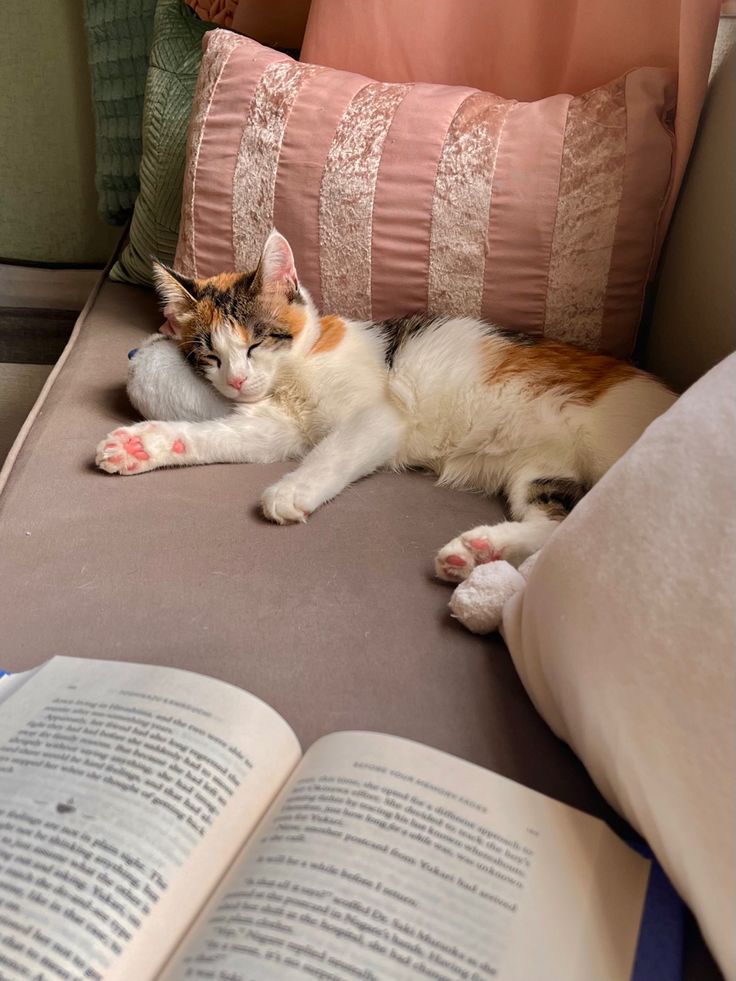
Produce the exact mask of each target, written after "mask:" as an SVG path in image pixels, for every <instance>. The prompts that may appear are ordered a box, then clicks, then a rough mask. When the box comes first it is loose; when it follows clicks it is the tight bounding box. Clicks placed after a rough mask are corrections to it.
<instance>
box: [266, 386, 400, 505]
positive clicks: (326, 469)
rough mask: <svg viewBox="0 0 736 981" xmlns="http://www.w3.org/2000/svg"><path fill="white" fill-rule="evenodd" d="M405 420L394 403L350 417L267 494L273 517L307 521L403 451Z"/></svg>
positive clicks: (268, 489) (267, 502)
mask: <svg viewBox="0 0 736 981" xmlns="http://www.w3.org/2000/svg"><path fill="white" fill-rule="evenodd" d="M403 431H404V427H403V422H402V420H401V417H400V415H399V414H398V413H397V412H396V410H395V409H393V408H392V407H391V406H390V405H378V406H371V407H369V408H366V409H363V410H361V411H358V412H356V413H355V414H353V415H352V416H350V417H349V418H348V419H347V420H346V421H345V422H344V423H342V424H341V425H340V426H339V427H338V428H336V429H334V430H333V431H332V432H331V433H329V434H328V435H327V436H325V438H324V439H323V440H322V441H321V442H319V443H318V444H317V445H316V446H315V447H314V449H313V450H311V451H310V452H309V453H308V454H307V456H306V457H305V458H304V460H303V462H302V463H301V465H300V466H299V467H298V468H297V469H296V470H294V471H292V473H290V474H287V475H286V477H284V478H282V479H281V480H279V481H278V483H276V484H273V485H272V486H271V487H269V488H267V490H266V491H265V492H264V494H263V499H262V505H263V513H264V514H265V515H266V517H267V518H270V519H271V521H276V522H278V523H279V524H288V523H290V522H295V521H306V520H307V518H308V517H309V515H310V514H311V513H312V512H313V511H315V510H316V509H317V508H318V507H320V505H322V504H325V503H326V502H327V501H329V500H331V499H332V498H333V497H335V496H336V495H337V494H339V493H340V491H341V490H344V489H345V488H346V487H347V486H348V484H352V483H353V481H354V480H358V479H359V478H360V477H365V476H366V475H367V474H369V473H372V472H373V471H374V470H377V469H378V468H379V467H381V466H384V465H385V464H387V463H389V462H390V461H391V460H392V459H393V458H394V457H395V456H396V454H397V453H398V451H399V447H400V446H401V442H402V438H403Z"/></svg>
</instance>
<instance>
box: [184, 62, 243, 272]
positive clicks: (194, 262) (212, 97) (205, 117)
mask: <svg viewBox="0 0 736 981" xmlns="http://www.w3.org/2000/svg"><path fill="white" fill-rule="evenodd" d="M237 50H238V47H237V45H233V47H232V48H231V49H230V51H229V52H228V55H227V58H225V60H224V62H223V63H222V68H221V69H220V71H219V72H218V74H217V79H216V80H215V84H214V85H213V86H212V92H211V93H210V99H209V102H208V104H207V109H206V111H205V113H204V114H203V116H202V123H201V126H200V130H199V139H198V140H197V149H196V152H195V154H194V160H193V161H192V193H191V198H190V201H191V209H192V220H191V226H192V271H193V273H194V276H195V277H196V275H197V225H196V222H195V220H194V201H195V200H196V197H197V171H198V170H199V157H200V153H201V150H202V142H203V141H204V131H205V128H206V123H207V120H208V119H209V115H210V111H211V109H212V103H213V102H214V101H215V93H216V92H217V87H218V85H219V84H220V80H221V78H222V73H223V72H224V71H225V68H226V67H227V66H228V64H229V63H230V59H231V58H232V56H233V54H234V53H235V51H237ZM189 206H190V204H189V202H187V207H189Z"/></svg>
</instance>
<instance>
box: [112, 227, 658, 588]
mask: <svg viewBox="0 0 736 981" xmlns="http://www.w3.org/2000/svg"><path fill="white" fill-rule="evenodd" d="M154 278H155V282H156V286H157V289H158V292H159V294H160V297H161V299H162V301H163V303H164V304H165V313H166V314H167V316H168V323H169V325H170V328H169V329H170V330H171V331H172V332H173V333H174V334H175V335H176V336H177V337H178V343H179V344H180V346H181V349H182V351H183V352H184V354H185V356H186V359H187V361H188V362H189V363H190V365H191V366H192V367H193V368H194V369H195V371H197V372H198V373H199V374H200V375H202V376H204V377H205V378H206V379H208V380H209V381H210V382H211V383H212V384H213V385H214V386H215V388H216V389H217V390H218V391H219V392H220V393H222V395H224V396H226V397H227V398H228V399H230V400H231V402H232V406H233V411H232V412H231V413H230V414H228V415H226V416H225V417H224V418H222V419H218V420H214V421H209V422H186V421H165V422H142V423H139V424H137V425H133V426H128V427H125V428H123V429H117V430H115V431H114V432H113V433H111V434H110V435H109V436H108V437H107V438H106V439H104V440H103V441H102V442H101V443H100V445H99V447H98V450H97V457H96V462H97V465H98V466H99V467H100V468H102V469H103V470H106V471H107V472H108V473H119V474H126V475H127V474H134V473H136V474H137V473H143V472H144V471H147V470H153V469H155V468H158V467H169V466H186V465H189V464H203V463H274V462H277V461H283V460H301V463H300V464H299V466H298V467H297V468H296V469H295V470H294V471H292V472H291V473H289V474H288V475H287V476H285V477H283V478H282V479H281V480H279V481H278V482H277V483H275V484H274V485H273V486H271V487H269V488H268V489H267V490H266V491H265V493H264V494H263V498H262V508H263V512H264V514H265V516H266V517H267V518H269V519H271V520H272V521H275V522H278V523H279V524H287V523H290V522H300V521H306V520H307V518H308V517H309V515H310V514H312V512H313V511H315V510H316V509H317V508H318V507H320V506H321V505H322V504H325V503H326V502H327V501H330V500H331V499H332V498H334V497H335V496H336V495H337V494H339V493H340V491H342V490H343V489H344V488H345V487H347V486H348V485H349V484H351V483H353V482H354V481H356V480H359V479H360V478H361V477H364V476H366V475H367V474H370V473H372V472H373V471H375V470H378V469H380V468H390V469H394V470H401V469H403V468H423V469H426V470H430V471H434V472H435V473H436V474H437V475H438V477H439V481H440V482H441V483H442V484H445V485H449V486H452V487H457V488H468V489H472V490H477V491H484V492H486V493H487V494H501V495H503V496H504V497H505V499H506V501H507V503H508V511H509V517H510V520H508V521H505V522H503V523H500V524H496V525H493V526H480V527H477V528H473V529H471V530H470V531H467V532H465V533H464V534H461V535H459V536H458V537H457V538H455V539H453V540H452V541H451V542H449V543H448V544H447V545H445V546H444V547H443V548H441V549H440V551H439V552H438V554H437V556H436V560H435V568H436V572H437V574H438V576H439V577H440V578H442V579H445V580H448V581H450V582H458V581H460V580H462V579H465V578H466V577H467V576H468V575H469V574H470V572H471V571H472V569H473V568H475V566H476V565H478V564H482V563H485V562H490V561H494V560H497V559H501V558H503V559H506V560H507V561H509V562H511V563H512V564H513V565H517V566H518V565H519V564H520V563H521V562H522V561H523V560H524V559H526V558H527V557H528V556H529V555H531V554H532V553H534V552H536V551H537V550H538V549H539V548H541V546H542V545H543V544H544V543H545V542H546V541H547V539H548V538H549V536H550V535H551V534H552V532H553V531H554V529H555V528H556V527H557V525H558V523H559V522H560V521H561V520H562V519H563V518H564V517H565V516H566V515H567V514H568V512H569V511H570V510H571V509H572V508H573V507H574V506H575V505H576V504H577V502H578V501H579V500H580V498H581V497H582V496H583V495H584V494H585V493H586V491H587V490H588V489H589V488H590V487H591V486H592V485H593V484H594V483H595V482H596V481H597V480H598V479H599V478H600V477H601V476H602V475H603V474H604V473H605V472H606V470H608V468H609V467H610V466H611V465H612V464H613V463H614V462H615V461H616V460H617V459H618V458H619V457H620V456H621V455H622V453H624V451H625V450H627V449H628V447H629V446H631V445H632V443H634V441H635V440H636V439H638V437H639V436H640V435H641V433H642V432H643V431H644V429H645V428H646V427H647V426H648V425H649V423H650V422H651V421H652V420H653V419H655V418H656V417H657V416H658V415H660V414H661V413H662V412H664V411H665V410H666V409H667V408H668V407H669V406H670V405H671V404H672V403H673V401H674V400H675V396H674V394H673V393H672V392H671V391H670V390H669V389H668V388H666V387H665V385H664V384H663V383H662V382H660V381H658V380H657V379H655V378H654V377H652V376H651V375H648V374H646V373H645V372H643V371H640V370H638V369H636V368H634V367H632V366H631V365H629V364H627V363H624V362H621V361H617V360H615V359H614V358H610V357H607V356H604V355H600V354H592V353H589V352H587V351H583V350H581V349H579V348H575V347H571V346H568V345H564V344H561V343H557V342H554V341H547V340H544V339H539V338H536V337H532V336H529V335H525V334H518V333H512V332H509V331H506V330H503V329H501V328H499V327H496V326H493V325H491V324H487V323H485V322H483V321H482V320H478V319H476V318H473V317H433V316H428V315H418V314H414V315H411V316H406V317H398V318H396V319H392V320H384V321H381V322H357V321H353V320H348V319H344V318H342V317H339V316H334V315H329V316H322V317H320V316H319V315H318V313H317V311H316V309H315V307H314V304H313V302H312V300H311V298H310V296H309V294H308V292H307V290H306V289H304V287H303V286H301V285H300V283H299V280H298V277H297V272H296V268H295V264H294V257H293V254H292V251H291V248H290V246H289V243H288V242H287V241H286V239H285V238H284V237H283V236H282V235H280V234H279V233H278V232H277V231H276V230H275V229H274V230H273V231H272V232H271V233H270V235H269V236H268V239H267V241H266V243H265V245H264V247H263V251H262V254H261V257H260V261H259V263H258V266H257V268H256V270H255V271H254V272H250V273H225V274H222V275H219V276H214V277H212V278H210V279H192V278H188V277H186V276H183V275H181V274H179V273H177V272H175V271H173V270H172V269H169V268H167V267H166V266H164V265H162V264H160V263H155V264H154Z"/></svg>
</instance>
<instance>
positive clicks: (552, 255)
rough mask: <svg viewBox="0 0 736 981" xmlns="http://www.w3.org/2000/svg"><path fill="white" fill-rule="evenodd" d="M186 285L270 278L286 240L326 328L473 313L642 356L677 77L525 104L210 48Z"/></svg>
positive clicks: (251, 47) (633, 80)
mask: <svg viewBox="0 0 736 981" xmlns="http://www.w3.org/2000/svg"><path fill="white" fill-rule="evenodd" d="M204 45H205V55H204V59H203V62H202V67H201V70H200V74H199V82H198V86H197V93H196V95H195V100H194V106H193V110H192V122H191V128H190V134H189V150H188V158H187V167H186V173H185V179H184V196H183V205H182V222H181V231H180V236H179V246H178V251H177V258H176V263H177V267H178V268H179V269H180V270H181V271H182V272H184V273H186V274H187V275H192V276H210V275H213V274H215V273H217V272H221V271H224V270H230V269H237V270H240V269H249V268H252V267H253V266H254V265H255V263H256V261H257V258H258V255H259V253H260V249H261V245H262V243H263V241H264V239H265V237H266V235H267V233H268V231H269V230H270V228H271V226H272V225H275V226H276V227H277V228H278V229H279V231H281V232H282V233H283V234H284V235H286V237H287V238H288V239H289V241H290V242H291V245H292V248H293V250H294V253H295V256H296V261H297V268H298V270H299V275H300V279H301V280H302V282H303V283H304V285H305V286H306V287H307V288H308V289H309V291H310V292H311V294H312V296H313V298H314V300H315V303H316V304H317V306H318V308H320V309H321V310H322V311H323V312H324V313H340V314H343V315H344V316H349V317H355V318H375V319H383V318H385V317H390V316H395V315H397V314H404V313H409V312H412V311H419V310H429V311H431V312H433V313H450V314H469V315H473V316H482V317H485V318H486V319H488V320H491V321H494V322H496V323H499V324H502V325H504V326H506V327H510V328H512V329H518V330H524V331H529V332H531V333H536V334H542V333H543V334H544V335H546V336H548V337H553V338H556V339H559V340H565V341H570V342H573V343H577V344H581V345H584V346H586V347H590V348H597V349H601V350H605V351H609V352H612V353H614V354H618V355H626V354H629V353H630V352H631V350H632V347H633V343H634V338H635V334H636V329H637V325H638V321H639V316H640V312H641V305H642V299H643V294H644V288H645V285H646V282H647V279H648V275H649V271H650V267H651V264H652V260H653V250H654V239H655V231H656V226H657V220H658V217H659V212H660V209H661V207H662V203H663V201H664V198H665V195H666V192H667V185H668V181H669V174H670V163H671V157H672V140H671V134H670V130H669V128H668V126H667V116H668V113H669V110H670V109H671V108H672V106H673V99H674V97H673V86H674V83H673V76H672V74H671V73H670V72H669V71H667V70H665V69H657V68H640V69H637V70H635V71H632V72H629V73H628V74H627V75H625V76H624V77H622V78H619V79H616V80H615V81H613V82H611V83H610V84H608V85H604V86H601V87H600V88H597V89H594V90H593V91H592V92H588V93H586V94H585V95H581V96H577V97H574V98H573V97H572V96H569V95H556V96H552V97H551V98H548V99H543V100H541V101H539V102H530V103H524V102H515V101H513V100H508V99H501V98H499V97H498V96H495V95H491V94H489V93H486V92H479V91H478V90H476V89H471V88H464V87H459V86H445V85H434V84H432V85H429V84H419V83H415V84H388V83H385V82H373V81H371V80H370V79H367V78H365V77H363V76H362V75H354V74H351V73H349V72H343V71H337V70H335V69H331V68H321V67H318V66H315V65H307V64H300V63H298V62H295V61H293V60H292V59H291V58H289V57H288V56H286V55H284V54H280V53H278V52H276V51H273V50H271V49H269V48H264V47H262V46H261V45H259V44H257V43H255V42H254V41H251V40H248V39H247V38H242V37H239V36H237V35H235V34H232V33H230V32H228V31H222V30H216V31H212V32H210V33H209V34H207V35H206V36H205V38H204Z"/></svg>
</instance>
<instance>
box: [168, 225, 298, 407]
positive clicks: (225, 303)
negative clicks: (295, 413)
mask: <svg viewBox="0 0 736 981" xmlns="http://www.w3.org/2000/svg"><path fill="white" fill-rule="evenodd" d="M153 276H154V281H155V283H156V288H157V290H158V293H159V296H160V297H161V299H162V301H163V303H164V305H165V307H164V313H165V315H166V317H167V320H168V324H169V325H170V328H171V331H172V333H173V334H174V336H175V337H176V338H177V339H178V342H179V345H180V346H181V348H182V350H183V351H184V354H185V356H186V358H187V360H188V361H189V363H190V364H191V365H192V367H193V368H194V369H195V370H196V371H198V372H199V373H200V374H201V375H203V376H204V377H205V378H207V379H208V380H209V381H210V382H212V384H213V385H214V386H215V388H216V389H217V390H218V391H220V392H222V394H223V395H225V396H227V397H228V398H230V399H233V400H234V401H238V402H257V401H259V400H260V399H262V398H265V397H266V396H267V395H268V394H269V393H270V392H271V389H272V387H273V381H274V378H275V375H276V372H277V370H278V366H279V363H280V362H281V361H282V359H283V358H284V357H286V356H288V354H289V353H290V352H291V351H292V349H293V346H294V343H295V341H297V339H298V338H299V336H300V334H301V332H302V331H303V330H304V329H305V327H306V325H307V323H308V319H309V312H310V302H309V299H308V297H307V295H306V293H305V291H304V290H302V289H300V287H299V281H298V279H297V275H296V269H295V267H294V256H293V254H292V251H291V248H290V247H289V243H288V242H287V241H286V239H285V238H284V237H283V235H280V234H279V233H278V232H277V231H276V230H275V229H274V230H273V231H272V232H271V234H270V235H269V236H268V238H267V240H266V244H265V245H264V247H263V252H262V254H261V258H260V261H259V263H258V266H257V268H256V269H255V270H254V271H253V272H248V273H222V274H221V275H219V276H212V277H211V278H210V279H191V278H189V277H187V276H183V275H181V274H180V273H178V272H175V271H174V270H173V269H169V268H168V267H167V266H164V265H163V264H162V263H160V262H158V261H156V260H154V263H153Z"/></svg>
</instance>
